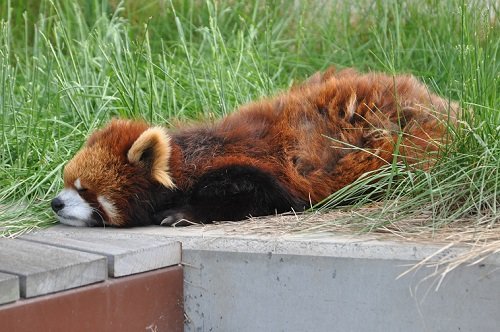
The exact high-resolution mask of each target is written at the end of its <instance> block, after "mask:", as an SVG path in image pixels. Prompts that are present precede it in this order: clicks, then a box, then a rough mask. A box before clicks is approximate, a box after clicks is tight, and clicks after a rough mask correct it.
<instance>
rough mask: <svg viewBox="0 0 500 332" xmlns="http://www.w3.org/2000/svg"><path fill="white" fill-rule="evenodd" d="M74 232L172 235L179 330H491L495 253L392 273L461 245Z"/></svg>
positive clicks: (195, 231) (164, 232) (210, 231)
mask: <svg viewBox="0 0 500 332" xmlns="http://www.w3.org/2000/svg"><path fill="white" fill-rule="evenodd" d="M67 229H68V228H67V227H66V228H65V227H62V226H59V227H54V228H53V229H52V231H54V232H63V234H66V233H65V232H66V231H65V230H67ZM78 232H91V233H92V234H102V233H103V232H109V233H112V234H122V235H120V236H124V235H123V233H125V234H126V235H125V236H129V237H132V238H135V237H139V236H140V235H139V234H149V235H151V234H152V235H155V236H158V237H160V238H161V239H163V240H165V239H171V240H175V241H180V242H181V243H182V248H183V250H182V263H183V265H184V310H185V314H186V316H187V322H186V325H185V331H384V332H385V331H500V254H496V255H491V256H490V257H488V258H487V259H485V260H484V261H482V262H481V263H480V264H475V265H472V266H467V265H463V266H460V267H458V268H457V269H455V270H453V271H451V272H449V273H448V274H447V275H446V277H445V278H444V279H443V280H440V279H439V276H438V277H429V276H430V275H431V274H432V273H433V272H434V271H435V270H434V269H433V268H421V269H418V270H417V271H416V272H411V273H409V274H407V275H405V276H404V277H402V278H399V279H398V276H399V275H400V274H401V273H403V272H405V271H407V270H408V269H409V268H411V267H412V266H414V265H415V264H416V263H418V262H419V261H421V260H422V259H424V258H426V257H429V256H430V255H433V254H435V253H439V254H438V255H436V256H435V258H453V257H455V256H456V255H459V254H461V253H464V252H466V251H467V249H466V248H453V249H446V250H444V249H442V248H443V247H444V246H445V245H446V244H436V243H434V244H432V243H430V244H416V243H408V242H396V241H379V240H377V239H376V238H375V237H374V236H354V235H353V236H339V235H331V234H327V235H325V234H309V235H281V236H277V235H268V236H264V235H258V234H248V233H247V234H242V233H241V232H228V231H225V230H224V229H223V228H220V227H217V226H208V227H184V228H169V227H143V228H132V229H127V230H117V229H78ZM66 236H67V234H66ZM80 236H81V235H80ZM438 284H439V285H440V287H439V289H438V290H436V287H437V285H438Z"/></svg>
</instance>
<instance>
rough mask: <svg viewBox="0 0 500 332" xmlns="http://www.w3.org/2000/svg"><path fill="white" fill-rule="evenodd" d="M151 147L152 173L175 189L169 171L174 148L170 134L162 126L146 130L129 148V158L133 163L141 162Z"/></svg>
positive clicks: (161, 181) (165, 184)
mask: <svg viewBox="0 0 500 332" xmlns="http://www.w3.org/2000/svg"><path fill="white" fill-rule="evenodd" d="M148 149H151V152H152V157H151V158H152V160H151V175H152V177H153V178H154V179H155V180H156V181H158V182H160V183H161V184H163V185H164V186H165V187H167V188H170V189H173V188H175V184H174V182H173V180H172V177H171V176H170V173H169V161H170V154H171V153H172V148H171V145H170V136H168V134H167V132H166V130H165V129H164V128H161V127H152V128H149V129H147V130H146V131H144V132H143V133H142V134H141V136H139V138H138V139H137V140H136V141H135V142H134V144H132V147H131V148H130V150H128V153H127V158H128V160H129V162H130V163H131V164H135V165H137V164H139V163H140V162H141V158H142V157H143V154H144V152H145V151H146V150H148Z"/></svg>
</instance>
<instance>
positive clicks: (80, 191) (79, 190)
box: [76, 188, 87, 194]
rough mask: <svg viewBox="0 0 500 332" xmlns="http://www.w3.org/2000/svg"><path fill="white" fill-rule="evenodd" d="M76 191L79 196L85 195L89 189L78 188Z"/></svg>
mask: <svg viewBox="0 0 500 332" xmlns="http://www.w3.org/2000/svg"><path fill="white" fill-rule="evenodd" d="M76 191H77V192H78V193H79V194H83V193H84V192H86V191H87V188H78V189H76Z"/></svg>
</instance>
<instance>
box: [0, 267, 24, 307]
mask: <svg viewBox="0 0 500 332" xmlns="http://www.w3.org/2000/svg"><path fill="white" fill-rule="evenodd" d="M17 299H19V278H18V277H17V276H16V275H12V274H7V273H0V304H4V303H9V302H14V301H16V300H17Z"/></svg>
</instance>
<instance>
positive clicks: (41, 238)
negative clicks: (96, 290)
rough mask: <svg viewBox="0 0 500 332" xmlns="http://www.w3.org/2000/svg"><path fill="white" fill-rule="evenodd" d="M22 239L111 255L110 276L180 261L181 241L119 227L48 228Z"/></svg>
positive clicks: (152, 268)
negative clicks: (123, 231)
mask: <svg viewBox="0 0 500 332" xmlns="http://www.w3.org/2000/svg"><path fill="white" fill-rule="evenodd" d="M22 239H24V240H29V241H34V242H39V243H45V244H48V245H52V246H57V247H61V248H68V249H75V250H79V251H85V252H89V253H94V254H99V255H104V256H106V257H107V258H108V271H109V276H111V277H122V276H126V275H131V274H135V273H140V272H146V271H151V270H155V269H159V268H163V267H168V266H172V265H177V264H180V262H181V246H180V242H178V241H169V240H166V239H164V238H158V237H154V236H147V235H143V236H141V235H135V236H133V235H131V234H123V233H121V232H120V231H119V230H116V229H102V228H101V229H95V228H94V229H85V228H83V229H82V228H74V227H73V228H69V229H68V228H63V229H60V230H58V229H53V230H52V229H49V230H47V231H39V232H36V233H33V234H29V235H25V236H23V237H22Z"/></svg>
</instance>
